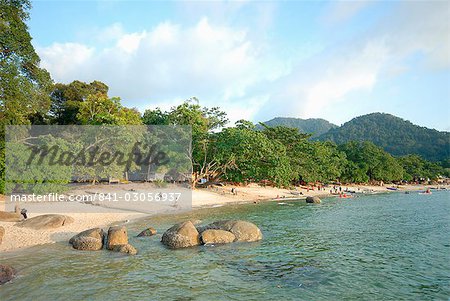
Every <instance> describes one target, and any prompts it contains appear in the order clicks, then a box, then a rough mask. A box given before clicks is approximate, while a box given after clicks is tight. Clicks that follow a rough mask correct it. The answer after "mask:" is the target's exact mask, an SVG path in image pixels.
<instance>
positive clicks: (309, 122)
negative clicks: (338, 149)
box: [257, 117, 337, 137]
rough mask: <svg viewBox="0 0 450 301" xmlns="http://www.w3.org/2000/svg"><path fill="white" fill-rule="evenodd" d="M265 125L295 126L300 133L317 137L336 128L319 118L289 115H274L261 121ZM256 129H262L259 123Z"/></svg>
mask: <svg viewBox="0 0 450 301" xmlns="http://www.w3.org/2000/svg"><path fill="white" fill-rule="evenodd" d="M263 123H264V124H265V125H267V126H270V127H275V126H286V127H290V128H296V129H298V130H299V131H300V132H301V133H307V134H313V137H318V136H320V135H322V134H324V133H326V132H328V131H329V130H330V129H333V128H336V127H337V126H336V125H334V124H332V123H330V122H328V121H326V120H325V119H320V118H310V119H301V118H290V117H275V118H273V119H271V120H269V121H266V122H263ZM257 128H258V129H262V127H261V126H260V125H259V126H257Z"/></svg>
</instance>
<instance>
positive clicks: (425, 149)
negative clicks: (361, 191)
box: [317, 113, 450, 161]
mask: <svg viewBox="0 0 450 301" xmlns="http://www.w3.org/2000/svg"><path fill="white" fill-rule="evenodd" d="M317 139H318V140H322V141H325V140H331V141H334V142H336V143H337V144H342V143H346V142H348V141H352V140H353V141H365V140H367V141H372V142H373V143H374V144H376V145H378V146H380V147H382V148H383V149H384V150H386V151H387V152H389V153H391V154H392V155H394V156H403V155H408V154H418V155H421V156H422V157H424V158H425V159H428V160H431V161H441V160H445V159H448V158H449V157H450V133H449V132H439V131H437V130H434V129H429V128H426V127H420V126H417V125H415V124H413V123H411V122H409V121H407V120H404V119H401V118H399V117H396V116H393V115H390V114H384V113H372V114H368V115H363V116H360V117H356V118H354V119H352V120H350V121H349V122H346V123H344V124H343V125H342V126H341V127H337V128H333V129H330V130H329V131H328V132H326V133H324V134H322V135H320V136H319V137H318V138H317Z"/></svg>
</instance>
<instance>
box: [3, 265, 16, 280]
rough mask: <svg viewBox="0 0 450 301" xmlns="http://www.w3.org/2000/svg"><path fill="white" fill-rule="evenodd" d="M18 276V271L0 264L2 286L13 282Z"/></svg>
mask: <svg viewBox="0 0 450 301" xmlns="http://www.w3.org/2000/svg"><path fill="white" fill-rule="evenodd" d="M15 276H16V271H15V270H14V268H13V267H11V266H9V265H3V264H0V284H4V283H6V282H8V281H11V280H12V279H13V278H14V277H15Z"/></svg>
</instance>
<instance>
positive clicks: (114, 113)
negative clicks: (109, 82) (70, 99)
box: [76, 93, 142, 125]
mask: <svg viewBox="0 0 450 301" xmlns="http://www.w3.org/2000/svg"><path fill="white" fill-rule="evenodd" d="M76 118H77V120H78V121H79V123H81V124H89V125H106V124H110V125H139V124H141V122H142V121H141V116H140V114H139V112H138V111H137V110H135V109H129V108H126V107H123V106H122V105H121V104H120V98H118V97H113V98H108V96H107V95H105V94H102V93H97V94H90V95H89V96H88V97H87V99H86V100H85V101H83V102H81V103H80V105H79V112H78V114H77V116H76Z"/></svg>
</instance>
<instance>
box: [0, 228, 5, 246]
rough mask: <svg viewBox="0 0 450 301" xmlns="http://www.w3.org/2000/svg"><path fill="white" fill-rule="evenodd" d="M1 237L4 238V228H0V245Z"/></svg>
mask: <svg viewBox="0 0 450 301" xmlns="http://www.w3.org/2000/svg"><path fill="white" fill-rule="evenodd" d="M3 236H5V228H3V227H1V226H0V245H1V244H2V241H3Z"/></svg>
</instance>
